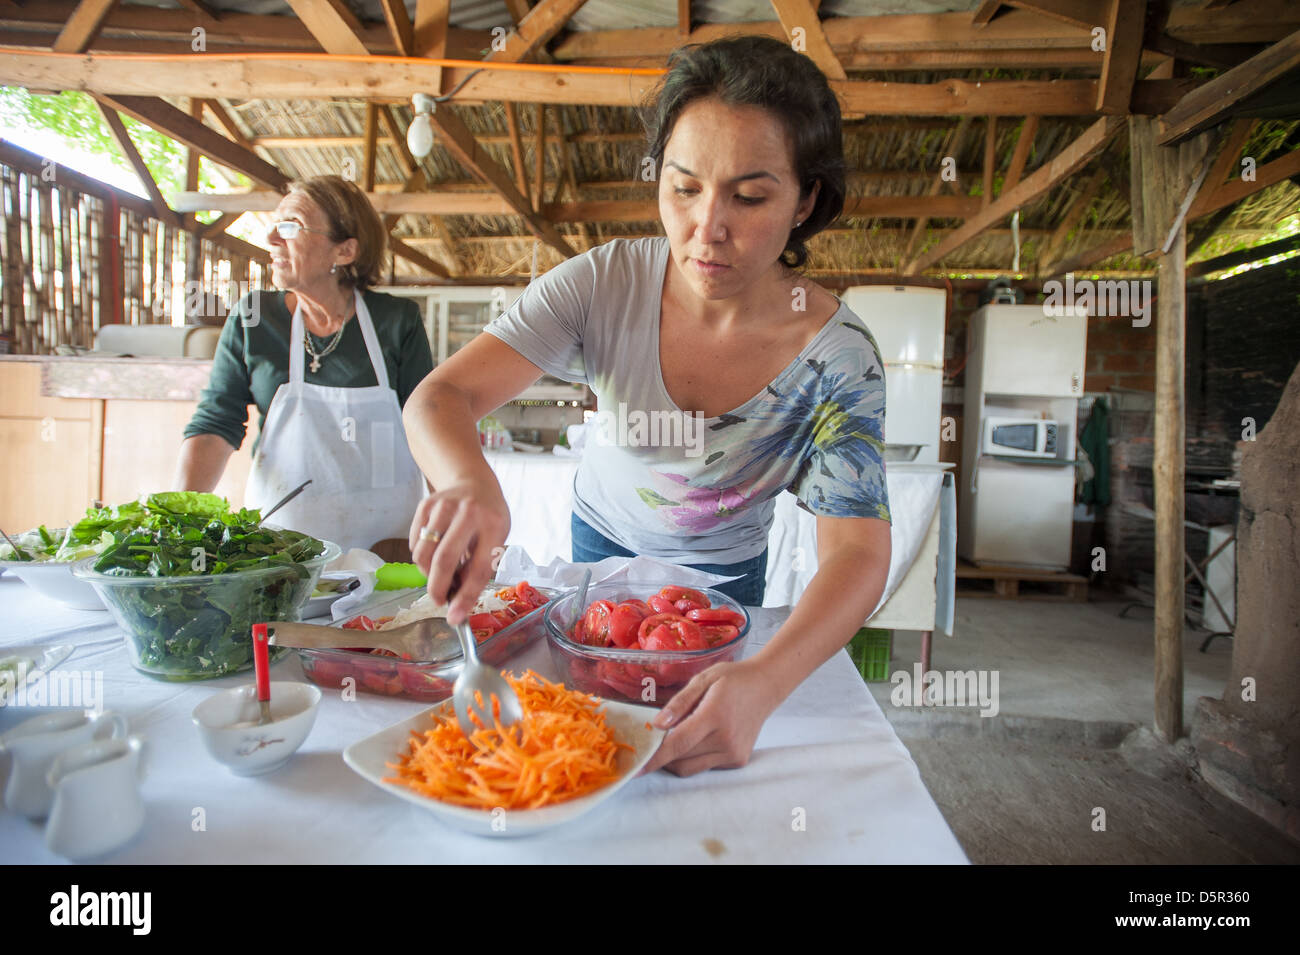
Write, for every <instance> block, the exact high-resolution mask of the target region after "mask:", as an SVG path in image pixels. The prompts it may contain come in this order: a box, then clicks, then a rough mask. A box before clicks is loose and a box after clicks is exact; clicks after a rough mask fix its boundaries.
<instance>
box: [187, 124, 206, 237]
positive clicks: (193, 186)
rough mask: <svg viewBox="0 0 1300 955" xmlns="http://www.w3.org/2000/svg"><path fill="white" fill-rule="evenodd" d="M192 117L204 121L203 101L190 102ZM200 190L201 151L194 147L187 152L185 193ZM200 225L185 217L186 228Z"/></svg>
mask: <svg viewBox="0 0 1300 955" xmlns="http://www.w3.org/2000/svg"><path fill="white" fill-rule="evenodd" d="M190 116H191V117H193V118H194V119H197V120H198V121H199V122H202V121H203V101H202V100H199V99H191V100H190ZM198 188H199V151H198V150H197V149H195V148H194V147H193V146H190V147H189V148H188V149H186V150H185V191H186V192H189V191H191V190H193V191H197V190H198ZM199 225H200V223H199V220H198V219H197V218H195V217H194V216H192V215H188V216H186V217H185V227H186V228H187V229H195V228H197V227H198V226H199Z"/></svg>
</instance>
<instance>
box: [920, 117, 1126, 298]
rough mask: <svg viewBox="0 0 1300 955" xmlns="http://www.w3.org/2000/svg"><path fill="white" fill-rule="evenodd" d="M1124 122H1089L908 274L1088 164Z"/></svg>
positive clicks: (929, 253) (927, 255)
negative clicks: (1075, 137)
mask: <svg viewBox="0 0 1300 955" xmlns="http://www.w3.org/2000/svg"><path fill="white" fill-rule="evenodd" d="M1123 125H1124V120H1123V119H1122V118H1120V117H1116V116H1104V117H1102V118H1101V119H1099V120H1097V122H1095V123H1093V124H1092V125H1091V126H1089V127H1088V128H1087V129H1086V130H1085V131H1084V132H1083V134H1082V135H1080V136H1079V138H1078V139H1076V140H1074V142H1072V143H1070V145H1068V146H1066V147H1065V148H1064V149H1063V150H1061V152H1060V153H1059V154H1058V155H1056V156H1055V157H1053V158H1052V159H1051V160H1050V161H1048V162H1046V163H1044V164H1043V165H1042V166H1040V167H1038V168H1037V169H1036V170H1034V171H1033V172H1032V173H1030V174H1029V175H1028V176H1026V177H1025V178H1024V179H1023V180H1021V182H1020V183H1019V184H1018V185H1017V186H1015V187H1014V188H1012V189H1008V190H1007V191H1006V192H1004V193H1003V194H1002V195H1000V196H998V198H997V199H996V200H994V201H993V202H992V203H991V204H990V205H988V206H987V207H985V208H984V209H982V210H980V211H979V212H978V213H977V214H976V215H974V216H972V217H971V218H970V219H968V220H967V221H966V224H965V225H963V226H962V227H961V228H960V229H958V230H957V231H956V232H955V233H953V234H952V235H950V236H948V237H947V238H946V239H944V240H943V241H942V242H940V243H939V244H938V245H937V246H935V247H934V248H933V249H931V250H930V251H929V252H926V253H925V254H923V255H921V256H920V257H919V258H916V259H913V260H912V261H911V262H909V263H908V264H907V265H906V266H904V268H903V274H904V275H915V274H916V273H917V272H920V271H922V270H924V269H927V268H929V267H930V266H932V265H934V264H935V263H936V262H938V261H939V260H940V259H942V258H943V257H944V256H945V255H948V254H949V253H950V252H952V251H954V250H956V249H958V248H960V247H961V246H963V245H965V244H966V243H967V242H969V241H970V240H971V239H973V238H975V236H977V235H979V234H980V233H981V232H983V231H984V230H985V229H987V228H988V227H989V226H991V225H992V224H993V223H995V222H997V221H999V220H1000V219H1003V218H1005V217H1006V216H1009V215H1010V214H1011V213H1013V212H1015V211H1016V210H1017V209H1019V208H1020V207H1021V206H1023V205H1025V203H1027V202H1030V201H1032V200H1034V199H1036V198H1037V197H1038V196H1040V195H1042V194H1043V193H1044V192H1046V191H1047V190H1048V189H1051V188H1052V187H1053V186H1055V185H1056V184H1057V183H1059V182H1061V181H1062V180H1064V179H1065V178H1066V177H1067V176H1070V175H1072V174H1073V173H1074V172H1076V171H1077V170H1078V169H1080V168H1082V167H1083V166H1084V165H1086V164H1087V163H1088V162H1089V161H1090V160H1091V159H1092V158H1093V157H1094V156H1096V155H1097V154H1098V153H1100V152H1101V151H1102V150H1103V149H1105V148H1106V146H1107V144H1108V143H1109V142H1110V141H1111V139H1112V138H1113V137H1114V135H1115V134H1116V133H1117V132H1118V131H1119V129H1120V127H1121V126H1123Z"/></svg>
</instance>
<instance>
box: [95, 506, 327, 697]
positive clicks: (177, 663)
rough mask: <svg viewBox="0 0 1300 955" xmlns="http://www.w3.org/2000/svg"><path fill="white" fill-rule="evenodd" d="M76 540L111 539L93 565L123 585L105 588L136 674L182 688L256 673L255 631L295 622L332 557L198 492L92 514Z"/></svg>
mask: <svg viewBox="0 0 1300 955" xmlns="http://www.w3.org/2000/svg"><path fill="white" fill-rule="evenodd" d="M71 533H72V535H73V536H78V537H79V538H84V539H87V540H89V539H92V538H101V539H102V538H105V537H106V538H107V539H108V540H107V543H106V545H105V546H104V547H103V549H102V550H101V551H100V553H99V555H98V557H97V558H96V559H95V561H94V563H93V564H92V565H91V566H92V569H93V570H95V571H96V572H98V573H100V574H104V575H106V576H107V577H110V578H121V580H120V581H116V582H114V581H103V580H99V581H97V582H96V589H97V590H99V591H100V594H101V596H102V597H103V598H104V601H105V603H106V604H108V606H109V609H110V610H112V611H113V614H114V616H115V617H116V618H117V620H118V622H119V624H121V626H122V628H123V629H124V630H125V631H126V632H127V634H128V641H127V642H128V646H129V647H130V649H131V652H132V655H133V661H134V663H135V665H136V666H137V667H138V668H139V669H141V670H144V671H146V672H148V673H151V674H154V675H156V676H161V677H164V678H167V679H179V680H190V679H206V678H209V677H216V676H222V675H224V674H227V673H233V672H235V671H237V670H241V669H244V668H245V667H247V666H248V665H250V664H251V663H252V659H253V645H252V637H251V630H252V625H253V624H254V623H258V622H260V621H265V620H291V619H295V615H296V613H297V611H298V608H299V606H300V605H301V604H302V602H303V601H304V600H306V598H307V596H308V594H309V592H310V590H311V586H312V581H313V577H314V576H315V573H314V572H313V569H312V568H310V567H308V566H305V564H306V562H308V561H311V560H312V559H313V558H316V557H319V556H321V555H322V554H323V553H324V552H325V544H324V543H323V542H322V541H319V540H317V539H316V538H314V537H309V536H307V535H306V534H300V533H298V532H297V531H290V530H277V529H273V528H269V527H263V526H262V525H261V514H260V513H259V512H258V511H256V510H248V509H244V510H239V511H232V510H231V509H230V507H229V505H228V504H227V503H226V501H225V499H224V498H221V497H218V496H216V495H215V494H200V493H196V492H188V491H185V492H179V491H178V492H167V493H162V494H152V495H150V496H149V497H148V498H146V499H145V500H144V501H143V502H133V503H131V504H127V505H122V506H120V507H113V508H91V509H90V510H89V511H88V512H87V514H86V517H85V518H84V519H83V520H82V521H80V522H79V523H78V524H77V525H76V526H75V527H74V528H72V529H71ZM316 570H319V568H318V567H317V568H316ZM252 572H256V573H252ZM186 578H190V579H189V580H187V579H186Z"/></svg>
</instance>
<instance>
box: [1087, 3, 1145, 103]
mask: <svg viewBox="0 0 1300 955" xmlns="http://www.w3.org/2000/svg"><path fill="white" fill-rule="evenodd" d="M1146 14H1147V2H1146V0H1110V10H1109V11H1107V14H1106V52H1105V53H1104V54H1103V55H1102V61H1101V80H1100V82H1099V83H1098V86H1097V112H1099V113H1127V112H1128V104H1129V100H1130V99H1131V98H1132V97H1133V84H1134V83H1135V82H1137V73H1138V64H1139V63H1140V62H1141V60H1142V37H1143V32H1144V25H1145V22H1146Z"/></svg>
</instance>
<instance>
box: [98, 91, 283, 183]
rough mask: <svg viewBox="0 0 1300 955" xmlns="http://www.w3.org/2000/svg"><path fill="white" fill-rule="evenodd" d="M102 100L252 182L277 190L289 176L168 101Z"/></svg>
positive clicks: (142, 98)
mask: <svg viewBox="0 0 1300 955" xmlns="http://www.w3.org/2000/svg"><path fill="white" fill-rule="evenodd" d="M103 100H104V102H106V103H107V104H108V105H110V106H111V107H112V108H113V109H115V110H117V111H118V112H120V113H126V114H127V115H128V116H130V117H132V118H133V119H137V120H139V121H140V122H142V123H144V124H145V125H147V126H152V127H153V128H154V129H156V130H158V132H160V133H163V134H165V135H167V136H170V137H171V138H172V139H174V140H176V141H177V142H178V143H181V144H182V145H184V146H189V147H191V148H193V149H197V150H198V151H199V152H201V153H202V154H203V155H205V156H207V157H208V158H209V159H211V160H212V161H213V162H219V163H221V164H223V165H225V166H229V167H230V168H231V169H234V170H237V171H238V172H242V173H243V174H244V175H245V176H247V177H248V178H249V179H251V180H253V182H255V183H258V184H260V185H263V186H267V187H269V188H271V189H275V190H277V191H282V190H283V189H284V188H285V187H287V186H288V184H289V177H288V176H286V175H285V174H284V173H283V172H281V171H280V170H279V169H277V168H276V167H275V166H273V165H271V164H270V163H269V162H267V161H266V160H264V159H262V158H261V157H260V156H258V155H257V154H255V153H253V152H251V151H250V150H247V149H245V148H244V147H243V146H240V145H239V144H238V143H234V142H231V141H230V140H229V139H227V138H226V137H225V136H223V135H221V134H220V133H219V132H217V131H216V130H215V129H210V128H209V127H207V126H206V125H204V124H203V122H202V121H201V120H198V119H195V118H194V117H192V116H189V115H187V114H186V113H184V112H183V111H181V110H179V109H177V108H176V107H175V106H172V105H171V104H170V103H167V102H165V101H163V100H161V99H156V98H154V97H150V96H105V97H103Z"/></svg>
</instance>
